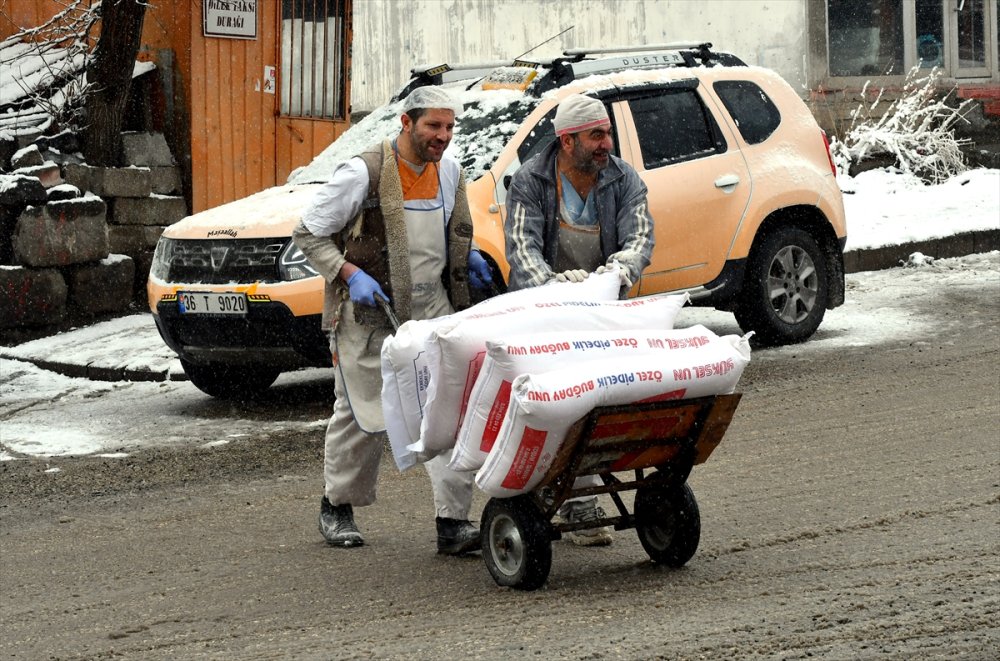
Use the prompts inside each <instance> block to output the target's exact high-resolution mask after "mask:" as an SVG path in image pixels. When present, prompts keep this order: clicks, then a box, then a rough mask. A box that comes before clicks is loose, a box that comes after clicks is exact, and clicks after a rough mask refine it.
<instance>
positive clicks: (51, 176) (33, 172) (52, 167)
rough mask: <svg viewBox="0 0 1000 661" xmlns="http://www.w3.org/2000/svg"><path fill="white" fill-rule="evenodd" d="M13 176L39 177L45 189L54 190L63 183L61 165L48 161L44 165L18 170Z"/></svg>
mask: <svg viewBox="0 0 1000 661" xmlns="http://www.w3.org/2000/svg"><path fill="white" fill-rule="evenodd" d="M11 174H23V175H26V176H28V177H37V178H38V180H39V181H40V182H42V186H44V187H45V188H52V187H53V186H58V185H59V184H61V183H63V178H62V171H61V170H60V169H59V164H58V163H53V162H52V161H46V162H45V163H43V164H42V165H33V166H31V167H26V168H18V169H16V170H14V171H13V172H12V173H11Z"/></svg>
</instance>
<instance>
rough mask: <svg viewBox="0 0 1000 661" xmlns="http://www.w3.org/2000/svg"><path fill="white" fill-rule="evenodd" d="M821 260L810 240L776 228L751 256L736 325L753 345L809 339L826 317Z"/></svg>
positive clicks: (803, 234) (805, 235)
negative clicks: (747, 335) (745, 333)
mask: <svg viewBox="0 0 1000 661" xmlns="http://www.w3.org/2000/svg"><path fill="white" fill-rule="evenodd" d="M827 292H828V289H827V276H826V260H825V259H824V258H823V252H822V251H821V250H820V248H819V245H818V244H817V243H816V240H815V239H813V238H812V236H811V235H810V234H809V233H808V232H806V231H804V230H802V229H799V228H797V227H779V228H777V229H775V230H773V231H771V232H769V233H768V234H767V235H766V236H764V237H763V239H762V240H761V242H760V244H759V245H758V246H756V247H755V248H754V249H753V251H752V252H751V253H750V257H749V259H748V263H747V270H746V275H745V279H744V281H743V289H742V291H741V292H740V300H739V301H738V302H737V305H736V309H735V310H734V312H735V315H736V321H737V322H738V323H739V325H740V328H742V329H743V331H744V332H749V331H753V332H754V339H755V341H756V343H757V344H761V345H764V346H773V345H778V344H791V343H794V342H802V341H803V340H805V339H807V338H809V336H811V335H812V334H813V333H815V332H816V329H817V328H819V324H820V322H822V321H823V315H824V314H826V306H827V301H828V293H827Z"/></svg>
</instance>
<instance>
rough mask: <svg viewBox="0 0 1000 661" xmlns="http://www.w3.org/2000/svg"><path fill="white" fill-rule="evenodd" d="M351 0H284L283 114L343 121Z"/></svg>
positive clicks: (282, 12)
mask: <svg viewBox="0 0 1000 661" xmlns="http://www.w3.org/2000/svg"><path fill="white" fill-rule="evenodd" d="M348 12H350V0H281V79H280V80H281V114H283V115H290V116H294V117H315V118H321V119H344V118H345V116H346V110H347V98H346V97H347V63H346V55H347V19H348V16H349V14H348Z"/></svg>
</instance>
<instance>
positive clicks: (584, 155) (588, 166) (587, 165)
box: [573, 136, 611, 174]
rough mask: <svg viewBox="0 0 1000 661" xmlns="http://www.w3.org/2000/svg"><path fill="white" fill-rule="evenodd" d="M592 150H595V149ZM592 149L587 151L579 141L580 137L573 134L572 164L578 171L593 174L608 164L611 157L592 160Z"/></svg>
mask: <svg viewBox="0 0 1000 661" xmlns="http://www.w3.org/2000/svg"><path fill="white" fill-rule="evenodd" d="M594 151H597V150H596V149H595V150H594ZM594 151H592V152H587V151H586V150H585V148H584V146H583V144H582V143H581V142H580V138H578V137H576V136H573V166H574V167H575V168H576V169H577V170H579V171H580V172H586V173H587V174H594V173H596V172H600V171H601V170H603V169H604V168H606V167H607V166H608V163H609V162H611V159H610V158H609V159H608V160H606V161H604V162H603V163H598V162H597V161H595V160H594Z"/></svg>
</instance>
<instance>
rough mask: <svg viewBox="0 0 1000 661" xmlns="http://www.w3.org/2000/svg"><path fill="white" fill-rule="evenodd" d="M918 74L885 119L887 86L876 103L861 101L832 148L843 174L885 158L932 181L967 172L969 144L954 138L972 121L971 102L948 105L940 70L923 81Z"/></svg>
mask: <svg viewBox="0 0 1000 661" xmlns="http://www.w3.org/2000/svg"><path fill="white" fill-rule="evenodd" d="M919 74H920V68H919V67H914V68H913V69H911V70H910V72H909V73H908V74H907V76H906V80H905V81H904V83H903V91H902V94H901V95H900V96H899V98H897V99H896V100H894V101H892V102H891V103H890V104H889V107H888V108H887V109H886V111H885V112H884V113H882V114H881V115H877V114H876V110H877V109H878V106H879V105H880V104H881V103H883V102H884V99H883V96H884V95H885V89H884V88H882V89H880V90H879V92H878V94H876V95H875V99H874V100H873V101H871V102H870V103H869V102H867V101H862V102H861V104H860V105H859V106H858V107H857V109H855V110H854V112H852V113H851V125H850V128H849V129H848V130H847V132H846V134H845V135H844V136H843V139H842V140H834V141H833V142H832V143H831V145H830V150H831V153H832V155H833V158H834V162H835V163H836V164H837V168H838V170H839V171H841V172H848V171H849V169H850V167H851V165H852V164H857V163H860V162H862V161H864V160H866V159H870V158H874V157H883V156H890V157H893V158H895V160H896V165H897V166H898V167H899V168H900V169H901V170H902V171H903V172H907V173H911V174H914V175H916V176H918V177H920V178H921V179H923V180H924V181H927V182H929V183H940V182H942V181H944V180H946V179H948V178H950V177H952V176H954V175H956V174H958V173H960V172H964V171H965V169H966V167H965V161H964V158H963V155H962V149H961V148H962V146H963V145H965V144H968V142H969V141H968V140H964V139H959V138H956V137H955V134H954V125H955V123H956V122H958V121H959V120H963V121H967V120H965V117H964V113H965V110H966V108H967V106H968V105H969V103H970V102H971V101H969V100H966V101H964V102H962V103H961V104H960V105H959V106H958V107H957V108H953V107H951V106H949V105H947V103H945V98H944V95H942V94H941V93H940V92H939V90H938V88H937V86H936V84H935V83H936V81H937V80H938V78H940V77H941V72H940V70H938V69H937V68H936V67H935V68H934V69H932V70H931V71H930V73H929V74H928V75H927V76H925V77H923V78H919V77H918V75H919ZM867 92H868V83H865V86H864V88H863V89H862V92H861V96H862V98H865V99H867V98H868V97H867Z"/></svg>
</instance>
